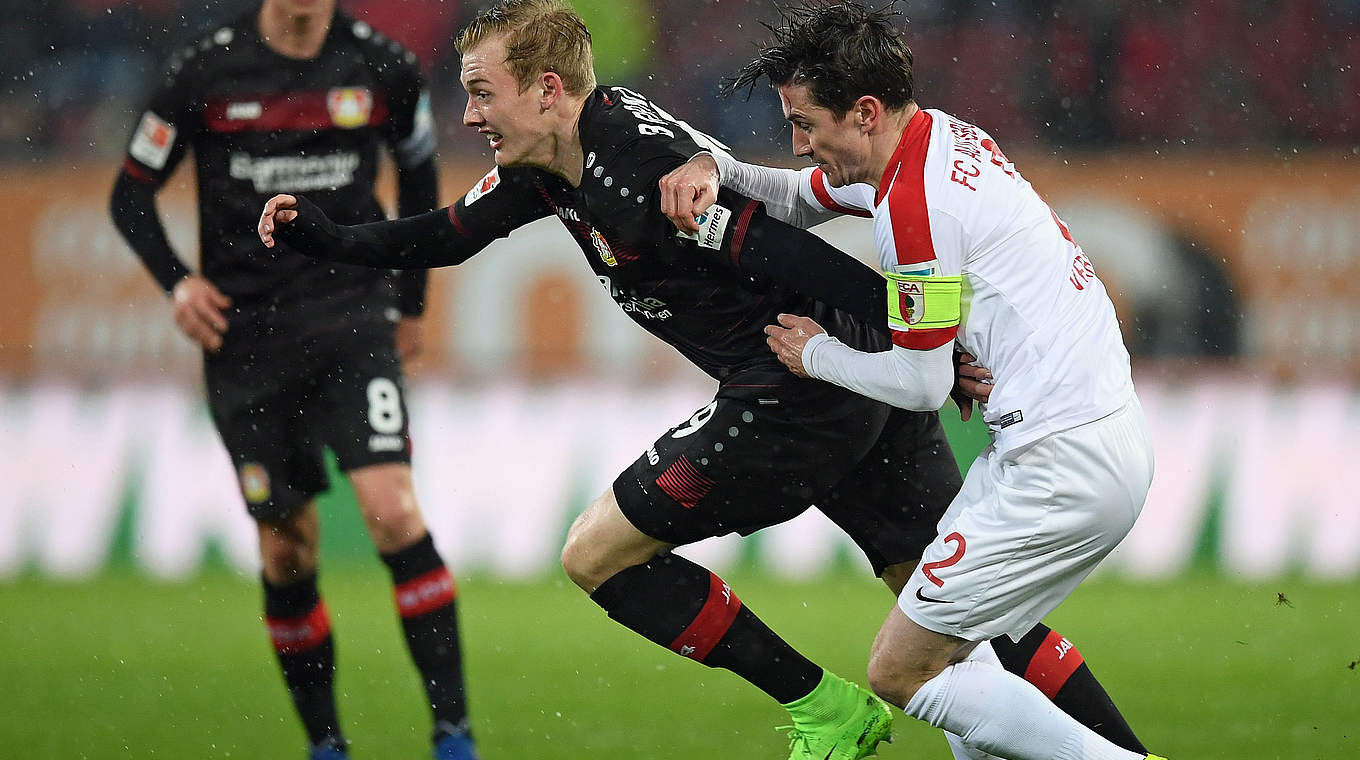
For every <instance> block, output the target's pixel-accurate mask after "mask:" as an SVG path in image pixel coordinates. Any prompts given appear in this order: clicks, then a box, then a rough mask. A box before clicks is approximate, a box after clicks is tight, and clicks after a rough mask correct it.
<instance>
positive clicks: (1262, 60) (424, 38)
mask: <svg viewBox="0 0 1360 760" xmlns="http://www.w3.org/2000/svg"><path fill="white" fill-rule="evenodd" d="M253 4H254V3H253V2H251V1H250V0H135V1H134V0H59V1H57V2H43V3H28V4H20V3H4V4H3V5H0V48H2V49H3V50H4V55H3V56H0V77H3V81H4V87H3V88H0V159H4V160H7V161H9V162H14V161H39V160H46V159H50V158H53V157H59V156H60V157H66V156H71V157H77V156H79V155H80V154H87V155H96V156H111V155H116V154H118V153H120V152H121V151H122V150H123V149H124V147H125V146H124V142H125V140H126V137H127V135H128V134H129V130H130V129H131V127H132V125H133V123H134V122H135V118H136V115H137V112H138V110H139V109H140V108H141V107H142V105H143V103H144V100H145V98H146V96H147V94H148V93H149V92H150V90H151V88H152V87H153V86H154V84H155V83H156V81H157V78H158V77H159V72H160V71H161V70H162V67H163V65H164V61H165V59H166V58H167V56H168V55H169V52H170V51H171V50H172V49H173V48H174V46H176V45H178V44H182V43H184V42H186V41H187V40H189V39H191V38H192V37H193V36H195V35H196V34H198V33H199V31H200V30H203V29H207V28H209V27H211V26H212V25H214V24H215V23H217V22H219V21H221V20H225V19H227V18H230V17H231V16H232V15H234V14H236V13H239V12H240V11H241V10H242V9H244V8H246V7H249V6H251V5H253ZM484 4H485V3H483V2H477V1H476V0H341V6H342V8H344V9H345V10H346V11H347V12H349V13H352V14H354V15H357V16H359V17H361V18H364V19H365V20H368V21H370V22H371V23H372V24H373V25H374V26H375V27H377V28H378V29H380V30H383V31H385V32H387V33H388V34H389V35H390V36H392V37H395V38H396V39H398V40H400V41H402V42H403V43H405V44H406V45H407V47H409V48H410V49H412V50H413V51H414V52H415V53H416V54H417V55H418V56H419V57H420V58H421V60H422V62H423V65H424V66H425V68H426V70H427V71H428V72H429V74H430V77H431V82H432V92H433V94H434V96H435V99H436V108H437V109H438V110H437V114H438V116H439V117H440V120H441V123H442V126H441V129H442V133H443V145H444V147H445V152H446V153H447V152H448V151H450V150H454V151H456V150H459V149H463V148H466V149H468V150H479V149H480V146H481V143H480V142H478V141H476V140H475V135H470V134H465V132H467V130H464V129H462V128H461V127H460V125H459V120H458V116H459V115H460V114H461V112H462V107H463V102H464V99H463V97H462V94H461V91H460V90H459V88H458V57H457V54H456V52H455V51H454V50H453V45H452V39H453V37H454V35H455V34H456V33H457V30H458V29H459V28H460V27H461V26H462V25H463V24H464V23H466V21H467V20H468V19H470V18H471V16H472V14H474V13H475V12H476V11H477V10H478V9H479V8H480V7H482V6H483V5H484ZM575 4H576V6H577V7H578V9H579V10H580V11H581V13H582V15H583V16H584V17H585V18H586V19H587V21H588V22H589V23H590V24H591V27H592V32H593V34H594V38H595V46H596V55H597V65H598V70H599V74H600V80H601V81H602V82H604V83H610V84H627V85H630V86H633V87H635V88H637V89H639V90H641V91H643V92H644V93H646V94H648V95H649V96H650V97H652V98H653V99H654V100H656V101H657V102H659V103H660V104H661V105H663V106H665V107H668V108H670V109H671V110H673V111H674V112H676V113H677V115H682V116H684V117H686V118H688V120H689V121H690V122H691V123H693V124H694V125H695V126H697V127H700V128H702V129H705V130H707V131H710V132H712V133H713V134H714V135H715V136H717V137H719V138H721V139H723V140H724V141H726V142H728V143H729V144H730V145H732V146H733V147H734V148H736V149H738V150H740V151H743V152H751V153H764V154H772V153H776V152H782V151H783V150H784V145H783V142H784V140H785V139H786V135H785V134H784V133H783V130H782V119H781V118H780V116H779V113H778V106H777V102H776V101H775V99H774V98H773V96H772V95H771V93H770V92H769V91H768V89H767V88H764V87H761V88H757V90H756V91H755V92H753V93H752V94H751V100H750V101H749V102H747V101H746V99H745V98H743V97H741V96H738V97H734V98H727V99H724V98H721V97H719V95H718V83H719V82H720V80H721V79H722V78H723V77H724V76H727V75H729V74H731V73H733V72H734V71H735V70H736V69H737V68H739V67H740V66H741V64H742V63H744V62H745V61H746V60H747V59H748V58H749V57H750V55H751V53H752V52H753V51H754V50H755V46H756V44H757V43H758V41H759V40H760V39H761V38H762V37H763V35H764V31H765V30H764V29H763V28H762V26H761V23H762V22H771V21H774V20H775V19H776V18H777V10H776V5H775V3H774V2H771V0H578V1H577V2H576V3H575ZM895 7H896V9H897V10H899V11H900V12H901V23H902V26H903V29H904V30H905V34H906V38H907V40H908V42H909V43H910V45H911V46H912V49H913V51H914V53H915V57H916V65H917V68H918V72H917V77H916V86H917V94H918V101H919V102H921V103H922V104H923V105H926V106H930V107H938V108H943V109H945V110H947V111H950V112H952V113H954V114H956V115H958V116H960V117H963V118H965V119H968V120H970V121H974V122H976V123H978V124H980V125H982V126H984V127H985V128H986V129H988V130H989V131H991V132H992V133H993V134H995V135H997V136H998V137H999V138H1001V139H1003V140H1005V141H1007V142H1009V143H1011V144H1016V143H1017V142H1023V143H1027V144H1039V145H1045V146H1051V147H1053V148H1083V147H1106V146H1118V145H1135V146H1151V147H1161V146H1167V147H1171V146H1182V145H1185V146H1191V147H1200V148H1204V147H1216V146H1233V147H1236V146H1270V147H1272V148H1275V149H1280V148H1283V149H1288V148H1291V147H1297V146H1303V145H1314V144H1317V143H1330V144H1333V145H1339V146H1344V147H1347V148H1349V147H1351V146H1353V145H1354V144H1355V138H1354V135H1355V134H1356V126H1357V125H1356V120H1357V116H1358V115H1360V73H1357V72H1358V71H1360V0H1239V1H1238V2H1230V1H1229V0H1161V1H1159V2H1152V1H1149V2H1140V3H1111V2H1106V0H963V1H957V0H898V2H897V3H896V4H895Z"/></svg>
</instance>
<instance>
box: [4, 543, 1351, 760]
mask: <svg viewBox="0 0 1360 760" xmlns="http://www.w3.org/2000/svg"><path fill="white" fill-rule="evenodd" d="M729 580H730V581H731V582H732V584H733V587H734V588H735V589H736V590H737V592H738V593H739V594H740V595H741V596H742V598H743V599H744V600H745V602H746V603H747V604H749V605H750V606H751V607H752V608H753V609H755V610H756V612H757V613H759V614H761V615H762V616H763V617H764V618H765V619H766V620H767V621H768V622H769V623H770V624H771V625H772V626H774V627H775V628H776V629H778V630H781V631H783V632H784V633H785V635H786V636H787V637H788V638H790V639H791V640H792V641H794V642H796V643H797V644H798V645H799V646H800V647H801V648H802V649H803V650H804V651H805V652H806V653H807V654H809V655H810V656H812V657H813V658H814V659H816V660H818V661H820V662H822V663H823V664H825V665H828V666H830V667H832V668H833V669H835V670H837V671H839V672H841V673H842V674H845V675H847V676H850V677H853V678H857V679H859V680H861V681H862V680H863V679H862V673H863V671H864V663H865V656H866V651H867V648H868V644H869V641H870V639H871V637H872V635H873V632H874V630H875V629H876V627H877V624H878V621H879V619H880V618H881V616H882V614H883V613H884V612H885V611H886V609H887V607H888V605H889V604H890V602H891V599H890V597H889V595H888V594H887V592H886V591H885V590H883V589H882V588H881V587H880V586H878V585H877V584H876V582H873V581H870V580H867V579H864V578H860V577H855V576H852V575H849V574H844V575H838V576H835V577H832V578H829V579H826V580H822V581H816V582H812V583H804V584H797V585H790V584H787V583H781V582H776V581H771V580H768V579H766V578H762V577H759V576H751V575H746V574H734V575H733V576H732V577H731V578H729ZM323 590H324V593H325V594H326V596H327V600H328V605H329V607H330V609H331V612H332V616H333V619H334V624H335V630H336V633H337V637H338V641H337V646H338V649H339V658H340V668H341V674H340V689H341V691H342V692H343V694H342V697H341V715H342V719H343V720H344V722H345V724H346V726H347V727H348V733H349V735H350V738H351V740H352V742H353V746H354V755H355V756H356V757H358V758H383V759H387V758H420V757H426V756H427V751H428V750H427V737H426V733H427V731H428V718H427V716H426V715H425V713H424V712H423V708H422V706H421V704H420V697H419V695H418V688H417V685H416V681H415V678H414V676H413V674H412V671H411V670H410V666H409V665H408V663H407V660H406V655H405V651H404V648H403V646H402V643H401V640H400V638H399V633H398V628H397V625H396V621H395V615H394V613H393V611H392V608H391V604H390V588H389V587H388V586H387V584H386V582H385V578H384V573H383V572H382V570H381V568H380V567H379V566H378V565H377V564H376V563H374V564H364V565H360V566H358V567H352V568H347V569H345V570H338V571H334V572H332V573H331V574H330V575H327V576H325V577H324V578H323ZM1280 591H1284V592H1285V593H1287V595H1288V598H1289V600H1290V602H1291V603H1292V606H1287V605H1277V604H1276V602H1277V596H1276V594H1277V592H1280ZM258 597H259V591H258V589H257V587H256V585H255V583H254V581H253V579H249V578H241V577H237V576H234V575H231V574H228V573H226V572H224V571H217V572H210V573H206V574H205V575H203V576H202V577H200V578H199V579H197V580H195V581H193V582H191V583H187V584H176V585H164V584H157V583H153V582H149V581H147V580H145V579H143V578H141V577H139V576H136V575H134V574H132V573H130V572H119V573H112V574H110V575H107V576H105V577H102V578H100V579H98V580H95V581H90V582H85V583H79V584H62V583H54V582H50V581H39V580H31V579H30V580H22V581H18V582H13V583H7V584H0V653H2V654H0V684H3V686H4V692H3V693H4V697H3V701H2V702H0V756H3V757H16V758H18V757H22V758H62V759H63V760H64V759H66V758H158V757H164V758H189V757H193V758H218V757H221V758H248V759H249V760H267V759H271V758H300V757H302V752H301V749H300V746H301V743H302V732H301V729H300V728H299V727H298V725H297V723H296V721H295V720H294V718H293V716H292V714H291V711H290V709H291V708H290V707H289V705H288V702H287V700H286V697H285V694H284V690H283V688H282V686H281V683H280V679H279V676H278V674H277V672H276V670H275V668H274V665H273V662H272V656H271V655H270V652H269V648H268V644H267V643H266V639H265V635H264V632H263V630H262V627H261V625H260V623H259V621H258V617H257V615H258V609H259V604H258ZM461 599H462V620H463V625H464V628H465V642H466V649H467V660H468V668H469V674H470V680H471V691H472V705H473V711H474V720H475V725H476V730H477V734H478V737H479V740H480V742H481V746H482V749H483V753H484V756H485V758H486V759H487V760H497V759H498V758H582V757H593V758H684V759H686V760H691V759H692V758H698V757H703V758H780V757H783V756H784V740H783V738H782V737H781V736H780V735H778V734H776V733H775V732H774V731H773V730H772V729H773V726H775V725H776V724H780V723H782V722H784V716H783V714H782V711H780V710H779V709H778V708H777V707H775V706H774V705H773V704H771V703H770V702H769V701H768V700H766V699H765V698H764V697H763V696H762V695H760V694H758V693H757V692H755V691H754V690H753V689H751V688H748V687H746V686H745V685H744V684H743V683H741V682H740V681H738V679H736V678H735V677H734V676H732V675H730V674H728V673H725V672H720V671H713V670H708V669H706V668H703V667H701V666H698V665H696V664H693V663H691V662H688V661H685V660H681V659H679V658H677V657H675V656H674V655H671V654H668V653H666V652H664V651H662V650H660V649H659V648H656V647H654V646H652V645H650V644H647V643H646V642H643V641H641V640H640V639H637V638H636V637H634V636H632V635H631V634H629V633H627V632H626V631H624V630H623V629H621V628H620V627H619V626H617V625H615V624H614V623H613V622H611V621H610V620H608V619H607V618H606V617H605V616H604V614H603V613H602V612H600V611H599V610H598V609H597V608H595V607H594V605H592V604H590V603H589V602H588V601H587V600H586V599H585V598H584V597H583V596H582V595H581V594H580V593H579V592H577V591H576V590H575V589H574V588H572V587H570V586H569V585H567V584H565V583H564V582H558V581H543V582H538V583H529V584H512V583H499V582H494V581H489V580H471V581H466V582H464V583H463V584H462V596H461ZM1050 622H1052V623H1054V624H1055V626H1056V627H1058V628H1059V629H1060V630H1062V631H1063V632H1064V633H1066V634H1068V635H1069V636H1070V637H1071V638H1072V639H1073V640H1074V641H1076V642H1077V645H1078V646H1079V647H1080V648H1081V650H1082V651H1083V652H1084V653H1085V654H1086V657H1087V660H1088V662H1090V663H1091V664H1092V665H1093V667H1094V668H1095V670H1096V671H1097V673H1098V674H1099V675H1100V676H1101V677H1102V678H1103V679H1104V681H1105V683H1106V685H1107V686H1108V687H1109V688H1110V689H1111V690H1112V692H1113V693H1114V694H1115V696H1116V698H1117V699H1118V700H1119V702H1120V703H1121V705H1122V707H1123V709H1124V711H1125V714H1126V715H1127V716H1128V717H1129V719H1130V720H1131V722H1132V723H1133V724H1134V726H1135V727H1136V728H1137V729H1138V731H1139V733H1140V734H1141V735H1142V737H1143V738H1144V740H1145V741H1147V742H1148V743H1149V744H1150V745H1152V746H1153V748H1154V749H1156V750H1157V751H1159V752H1160V753H1161V754H1165V755H1169V756H1170V757H1171V758H1173V760H1176V759H1177V758H1179V759H1180V760H1190V759H1191V758H1194V759H1199V758H1234V759H1244V758H1288V759H1289V760H1300V759H1304V758H1354V757H1360V721H1358V720H1357V718H1360V707H1357V705H1360V666H1357V667H1351V666H1352V665H1353V661H1354V660H1356V659H1360V637H1358V636H1357V635H1356V630H1357V628H1358V627H1360V586H1357V585H1355V584H1348V585H1319V584H1316V583H1308V582H1301V581H1288V582H1279V583H1274V584H1270V585H1245V584H1237V583H1230V582H1226V581H1223V580H1220V579H1218V578H1215V577H1213V576H1207V575H1205V576H1198V575H1197V576H1194V577H1191V578H1188V579H1183V580H1180V581H1177V582H1175V583H1174V584H1166V585H1151V586H1149V585H1129V584H1126V583H1120V582H1116V581H1112V580H1101V581H1098V582H1091V583H1089V584H1087V585H1086V586H1083V587H1082V588H1081V589H1080V590H1079V591H1078V592H1077V594H1076V595H1075V596H1074V597H1073V598H1072V599H1071V600H1069V602H1068V603H1067V604H1066V605H1065V606H1064V608H1063V609H1061V610H1059V611H1058V613H1056V614H1055V615H1054V616H1053V618H1052V619H1051V620H1050ZM896 733H897V735H898V741H897V742H896V743H895V744H894V745H892V746H888V747H885V748H884V750H883V752H882V753H881V754H882V756H883V757H884V758H903V759H905V758H915V759H919V760H932V759H933V758H946V757H948V752H947V750H946V748H945V745H944V742H943V741H942V740H941V739H940V738H939V736H938V734H936V733H935V732H933V731H932V730H930V729H928V728H923V727H921V726H920V725H919V724H916V723H915V722H914V721H912V720H910V719H908V718H906V717H904V716H901V715H899V716H898V719H897V727H896Z"/></svg>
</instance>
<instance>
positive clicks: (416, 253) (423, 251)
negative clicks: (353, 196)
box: [276, 167, 552, 269]
mask: <svg viewBox="0 0 1360 760" xmlns="http://www.w3.org/2000/svg"><path fill="white" fill-rule="evenodd" d="M537 182H538V178H537V175H536V172H535V171H534V170H531V169H502V168H499V167H498V168H496V169H492V170H491V172H490V173H488V174H487V175H486V176H485V177H483V178H482V179H481V180H479V181H478V182H477V184H476V185H474V186H473V187H472V189H471V190H469V191H468V192H467V194H466V195H464V196H463V197H462V198H460V199H459V200H458V202H457V203H455V204H454V205H452V206H449V207H447V208H444V209H440V210H438V211H431V212H429V213H427V214H420V215H418V216H411V217H406V218H403V219H391V220H385V221H380V222H371V223H368V224H356V225H348V226H345V225H337V224H335V222H333V221H331V220H330V219H328V218H327V217H326V215H325V214H324V213H322V211H321V210H320V209H319V208H317V206H316V204H314V203H312V202H311V201H309V200H307V199H306V198H303V197H301V196H299V197H298V217H297V219H296V220H294V221H293V222H291V223H288V224H281V225H279V228H278V232H277V233H276V237H277V238H278V239H279V240H280V241H281V242H282V243H284V244H285V245H288V246H290V247H291V248H293V249H294V250H296V251H298V252H299V253H302V254H303V255H306V256H310V257H312V258H316V259H321V260H324V261H338V262H341V263H345V264H358V265H361V266H369V267H375V268H379V269H417V268H429V267H442V266H451V265H453V264H461V263H463V262H464V261H467V260H468V259H470V258H472V257H473V256H474V255H476V254H477V253H478V252H480V251H481V250H482V249H483V248H485V247H486V246H488V245H490V244H491V243H492V242H493V241H495V240H497V239H499V238H503V237H505V236H507V235H509V234H510V233H511V232H512V231H513V230H515V229H516V228H518V227H522V226H523V225H525V224H528V223H529V222H532V221H533V220H535V219H540V218H542V217H545V216H549V215H550V214H551V213H552V211H551V209H549V208H548V206H547V204H546V203H545V202H544V201H543V199H542V196H541V194H540V193H539V190H538V186H537Z"/></svg>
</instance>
